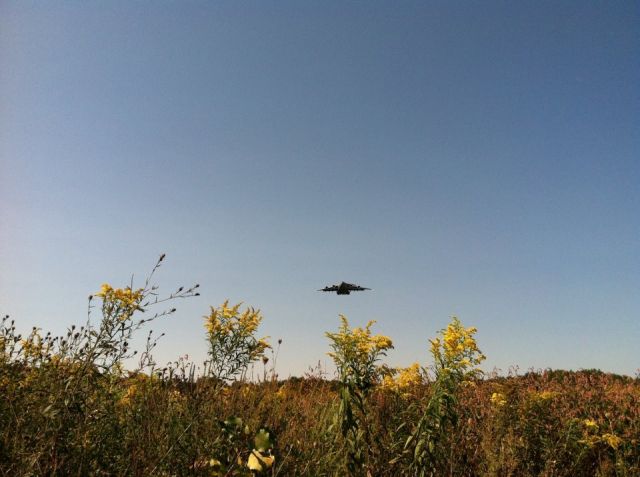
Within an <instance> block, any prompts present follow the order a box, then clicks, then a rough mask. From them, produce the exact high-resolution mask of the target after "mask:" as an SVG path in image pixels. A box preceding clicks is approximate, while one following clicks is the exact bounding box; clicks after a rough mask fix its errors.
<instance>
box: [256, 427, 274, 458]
mask: <svg viewBox="0 0 640 477" xmlns="http://www.w3.org/2000/svg"><path fill="white" fill-rule="evenodd" d="M253 442H254V444H255V448H256V449H257V450H259V451H260V452H265V451H267V450H269V449H271V448H272V447H273V442H272V440H271V433H270V432H269V431H268V430H266V429H264V428H262V429H260V430H259V431H258V432H256V436H255V438H254V440H253Z"/></svg>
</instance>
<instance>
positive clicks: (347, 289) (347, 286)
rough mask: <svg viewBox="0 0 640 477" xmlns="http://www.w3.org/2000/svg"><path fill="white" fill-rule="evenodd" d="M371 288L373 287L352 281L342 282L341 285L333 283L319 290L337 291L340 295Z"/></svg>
mask: <svg viewBox="0 0 640 477" xmlns="http://www.w3.org/2000/svg"><path fill="white" fill-rule="evenodd" d="M363 290H371V288H365V287H361V286H358V285H353V284H351V283H346V282H342V283H340V285H332V286H330V287H324V288H321V289H320V290H318V291H323V292H337V294H338V295H349V294H350V293H351V292H352V291H363Z"/></svg>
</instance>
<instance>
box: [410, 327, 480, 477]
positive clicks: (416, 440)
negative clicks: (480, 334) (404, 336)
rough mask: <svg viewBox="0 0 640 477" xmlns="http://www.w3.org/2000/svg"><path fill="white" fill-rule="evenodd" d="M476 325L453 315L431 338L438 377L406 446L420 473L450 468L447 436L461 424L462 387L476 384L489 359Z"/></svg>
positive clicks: (432, 472)
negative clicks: (481, 347)
mask: <svg viewBox="0 0 640 477" xmlns="http://www.w3.org/2000/svg"><path fill="white" fill-rule="evenodd" d="M476 331H477V330H476V328H474V327H471V328H465V327H464V326H462V323H460V320H458V318H455V317H454V318H453V320H452V321H451V323H449V325H448V326H447V328H446V329H444V330H442V331H441V332H440V334H441V338H435V339H433V340H430V341H431V355H432V356H433V360H434V364H433V372H434V375H435V380H434V381H433V383H432V386H431V394H430V396H429V398H428V401H427V402H426V404H421V403H418V404H417V405H418V406H419V407H421V409H420V411H419V412H420V413H421V414H422V415H421V417H420V420H419V421H418V422H417V424H416V426H415V428H414V429H413V430H412V431H411V434H410V436H409V438H408V439H407V441H406V443H405V445H404V448H405V450H410V463H409V468H410V469H412V470H413V471H414V472H415V473H416V474H417V475H420V476H424V475H430V476H433V475H437V474H438V470H439V469H442V468H446V463H447V460H448V459H449V455H448V453H447V452H446V450H445V449H446V447H447V444H448V439H447V437H448V436H449V435H450V433H451V431H452V430H453V429H454V428H455V427H456V426H457V424H458V418H459V416H458V405H457V404H458V390H459V388H460V387H461V386H462V385H464V384H472V383H473V380H475V379H476V378H477V377H478V376H479V374H480V370H479V369H478V368H477V366H478V365H479V364H480V363H481V362H482V361H483V360H484V359H485V357H484V355H483V354H482V353H481V352H480V350H479V349H478V345H477V343H476V340H475V338H474V334H475V333H476Z"/></svg>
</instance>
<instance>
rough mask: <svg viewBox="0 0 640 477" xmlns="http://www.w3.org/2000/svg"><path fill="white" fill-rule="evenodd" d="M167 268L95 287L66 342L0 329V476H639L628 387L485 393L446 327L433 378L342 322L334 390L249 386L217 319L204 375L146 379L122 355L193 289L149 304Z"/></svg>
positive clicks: (636, 416)
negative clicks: (396, 360)
mask: <svg viewBox="0 0 640 477" xmlns="http://www.w3.org/2000/svg"><path fill="white" fill-rule="evenodd" d="M163 258H164V257H163V256H162V257H161V259H160V260H159V262H158V263H157V265H156V267H155V268H154V270H153V272H152V273H151V275H150V278H149V279H148V280H147V281H146V282H145V284H144V286H143V287H141V288H139V289H134V288H133V286H129V287H125V288H113V287H111V286H110V285H107V284H105V285H103V286H102V288H101V289H100V291H99V292H98V293H96V294H95V295H94V296H93V297H92V298H91V300H90V303H92V305H91V306H93V310H94V312H95V310H96V309H98V310H99V311H100V317H99V320H98V322H97V323H96V324H92V321H91V320H88V321H87V322H86V324H85V325H83V326H80V327H79V328H76V327H75V326H74V327H72V328H70V329H69V330H68V332H67V334H66V335H65V336H60V337H54V336H52V335H50V334H43V333H42V332H41V331H40V330H39V329H37V328H34V329H33V330H32V332H31V333H30V334H29V335H26V336H21V335H20V334H18V333H17V332H16V327H15V324H14V323H13V321H11V320H10V319H9V318H8V317H6V318H5V319H3V320H2V324H1V325H0V393H1V395H2V400H1V401H0V475H3V476H41V475H42V476H44V475H60V476H86V475H123V476H124V475H131V476H147V475H158V476H174V475H176V476H183V475H184V476H188V475H202V476H204V475H208V476H211V475H217V476H224V475H227V476H240V475H272V476H273V475H279V476H296V475H306V476H342V475H354V476H401V475H407V476H414V475H416V476H418V475H432V476H436V475H438V476H590V475H593V476H599V475H601V476H608V475H616V476H638V475H640V380H639V379H638V378H637V377H636V378H631V377H626V376H618V375H613V374H607V373H602V372H600V371H597V370H585V371H577V372H567V371H551V370H544V371H538V372H528V373H525V374H518V373H515V372H511V373H508V374H507V375H504V376H500V375H497V374H495V373H494V374H493V375H485V374H483V373H481V372H480V371H479V368H478V366H479V364H480V363H481V361H482V360H483V359H484V356H483V355H482V353H481V352H480V350H479V349H478V344H477V343H476V341H475V338H474V334H475V332H476V330H475V328H473V327H470V328H465V327H464V326H463V325H462V323H461V322H460V321H459V320H457V319H456V318H454V319H452V321H451V323H450V324H449V326H448V327H447V328H446V329H444V330H441V331H440V332H439V334H438V336H437V337H435V338H433V339H431V340H430V348H431V354H432V358H433V362H432V363H423V364H419V363H416V364H414V365H412V366H409V367H408V368H405V369H391V368H389V367H387V366H386V365H384V363H383V362H382V359H383V358H384V355H385V353H386V352H387V351H388V350H389V349H391V348H392V347H393V344H392V341H391V339H390V338H389V337H386V336H381V335H375V334H373V332H372V327H373V325H374V323H373V322H371V323H369V324H368V325H367V326H366V327H364V328H351V327H350V326H349V323H348V321H347V319H346V318H344V317H342V318H341V320H342V321H341V325H340V327H339V328H338V330H337V331H336V332H328V333H327V334H326V338H328V346H327V347H328V351H330V355H331V357H332V358H333V359H334V361H335V363H336V368H337V370H338V372H337V375H336V378H335V379H327V378H326V376H324V375H323V374H322V373H317V374H313V373H312V374H309V375H307V376H305V377H303V378H290V379H287V380H278V379H277V377H276V373H275V369H273V368H271V369H269V372H267V371H265V373H263V375H262V376H261V378H260V379H259V380H256V381H250V380H247V379H246V373H247V370H248V369H249V367H250V366H251V365H252V363H260V362H262V363H263V365H264V366H265V369H267V364H268V363H270V361H269V359H268V356H267V355H266V352H267V350H268V349H269V348H270V347H271V344H269V342H268V340H267V339H266V338H258V337H257V330H258V327H259V325H260V323H261V321H262V315H261V314H260V312H259V310H255V309H252V308H242V307H241V306H240V305H229V303H228V302H225V303H224V304H222V305H221V306H219V307H217V308H213V307H212V308H211V310H210V313H209V314H208V315H207V316H206V317H205V323H204V324H205V328H204V331H205V337H206V340H207V343H208V346H209V357H208V359H207V362H206V363H204V366H203V369H204V372H203V373H201V374H200V375H197V374H196V372H195V369H196V366H195V364H194V363H190V362H188V361H186V360H185V359H180V360H178V361H177V362H175V363H172V364H170V365H168V366H166V367H162V368H160V367H158V365H157V364H156V363H155V362H154V360H153V356H152V350H153V348H154V346H155V343H156V340H154V339H152V335H151V334H150V335H149V337H148V339H147V342H146V347H145V349H143V350H139V351H136V350H130V347H129V342H130V341H131V338H132V336H133V335H134V334H135V333H137V332H139V330H141V327H142V326H143V325H145V324H146V323H147V322H150V321H153V320H154V319H157V318H159V317H161V316H164V315H167V314H171V313H173V312H174V310H175V309H174V308H172V307H171V306H170V302H171V301H172V300H175V299H179V298H188V297H189V296H193V295H195V294H197V289H198V286H197V285H195V286H193V287H190V288H188V289H184V288H182V287H181V288H179V289H177V290H176V291H175V292H173V293H171V294H169V295H168V296H166V297H161V296H160V295H159V294H158V291H157V288H156V287H155V286H153V285H151V277H152V276H153V273H154V272H155V271H156V270H157V268H158V267H159V266H160V265H161V263H162V259H163ZM165 305H166V306H167V308H162V307H163V306H165ZM154 307H155V308H157V307H161V308H160V309H159V311H157V312H155V313H153V308H154ZM141 316H144V318H141ZM319 338H320V337H319ZM426 343H427V342H426V337H425V346H426ZM134 356H136V357H139V366H138V368H137V369H132V370H125V369H124V368H123V365H122V363H123V361H124V360H127V359H129V360H131V358H133V357H134ZM272 361H273V360H272Z"/></svg>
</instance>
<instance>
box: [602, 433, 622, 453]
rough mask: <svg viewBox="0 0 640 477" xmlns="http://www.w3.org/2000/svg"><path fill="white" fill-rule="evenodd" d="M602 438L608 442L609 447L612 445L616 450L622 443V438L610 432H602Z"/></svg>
mask: <svg viewBox="0 0 640 477" xmlns="http://www.w3.org/2000/svg"><path fill="white" fill-rule="evenodd" d="M602 440H603V441H604V442H606V443H607V444H608V445H609V447H611V448H612V449H614V450H615V449H617V448H618V447H620V444H622V439H620V438H619V437H618V436H616V435H615V434H609V433H606V434H602Z"/></svg>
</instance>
